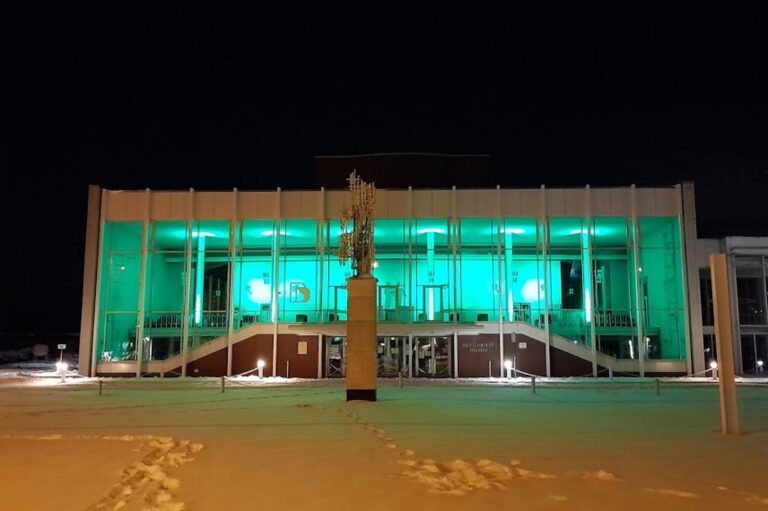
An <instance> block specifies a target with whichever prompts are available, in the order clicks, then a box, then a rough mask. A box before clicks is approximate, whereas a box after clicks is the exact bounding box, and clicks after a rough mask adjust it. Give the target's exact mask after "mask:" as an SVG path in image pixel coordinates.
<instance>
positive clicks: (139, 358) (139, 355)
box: [136, 188, 151, 378]
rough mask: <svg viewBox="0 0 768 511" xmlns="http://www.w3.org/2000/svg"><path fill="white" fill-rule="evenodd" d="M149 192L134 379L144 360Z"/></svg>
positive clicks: (143, 237)
mask: <svg viewBox="0 0 768 511" xmlns="http://www.w3.org/2000/svg"><path fill="white" fill-rule="evenodd" d="M150 193H151V192H150V191H149V188H147V190H146V193H145V198H146V205H145V209H144V222H143V223H142V225H141V265H140V266H139V304H138V313H137V315H136V321H137V322H138V324H137V325H136V377H137V378H139V377H141V365H142V363H143V359H144V294H145V290H146V281H147V278H146V277H147V234H148V232H149V217H150V211H149V208H150V200H151V196H150Z"/></svg>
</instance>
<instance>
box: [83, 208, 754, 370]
mask: <svg viewBox="0 0 768 511" xmlns="http://www.w3.org/2000/svg"><path fill="white" fill-rule="evenodd" d="M102 232H103V236H102V240H101V250H102V254H101V257H102V259H101V261H102V265H101V268H100V277H99V278H100V294H99V303H98V314H97V333H96V336H97V346H98V349H97V358H98V360H100V361H111V360H135V359H136V357H137V356H138V353H139V352H141V354H142V358H143V359H146V360H160V359H165V358H169V357H172V356H174V355H176V354H178V353H179V352H180V350H181V349H182V345H184V344H185V343H186V345H187V346H188V347H189V348H190V349H194V348H195V347H197V346H200V345H202V344H204V343H206V342H209V341H211V340H212V339H216V338H219V337H222V336H226V335H228V332H229V331H230V329H231V330H232V331H237V330H240V329H242V328H245V327H247V326H249V325H252V324H255V323H273V322H275V321H277V322H282V323H304V322H306V323H336V322H343V321H345V320H346V311H347V303H346V302H347V298H346V279H347V278H348V277H350V276H351V275H352V273H351V269H350V266H349V264H347V265H345V266H341V265H339V262H338V258H337V256H336V250H337V248H338V235H339V233H340V225H339V222H338V221H336V220H306V219H302V220H298V219H281V220H257V219H253V220H242V221H237V222H230V221H226V220H224V221H220V220H217V221H190V222H185V221H168V222H160V221H157V222H144V223H143V222H106V223H105V225H104V229H103V231H102ZM374 232H375V238H374V241H375V246H376V263H375V264H374V268H375V269H374V271H373V273H374V276H375V277H376V278H377V279H378V283H379V289H378V295H377V302H378V303H377V310H378V320H379V321H381V322H398V323H429V322H443V323H452V322H461V323H474V322H499V321H503V322H510V321H516V322H524V323H527V324H529V325H531V326H533V327H538V328H541V329H547V330H549V331H550V333H552V334H554V335H558V336H561V337H563V338H565V339H567V340H569V341H572V342H575V343H577V344H579V345H582V346H584V347H586V348H591V347H592V345H593V343H595V348H596V349H597V350H598V351H600V352H603V353H605V354H607V355H610V356H613V357H617V358H625V359H635V358H638V357H639V356H640V351H639V350H641V349H642V350H644V355H645V356H646V358H651V359H682V358H685V356H686V350H685V342H686V341H685V339H686V333H685V326H684V317H685V314H684V309H685V303H684V291H683V290H684V282H683V269H682V254H681V242H680V229H679V224H678V219H677V218H676V217H641V218H639V220H638V222H637V225H635V224H634V223H633V221H632V218H625V217H596V218H591V219H590V218H583V217H562V218H458V219H452V218H414V219H407V218H402V219H379V220H376V223H375V230H374ZM761 275H762V274H761ZM760 283H761V286H763V287H760V288H759V289H758V291H755V292H754V293H753V292H752V288H754V287H755V286H754V285H752V284H751V283H749V285H747V284H745V286H746V287H745V289H747V287H748V288H749V289H748V291H749V293H751V294H749V293H746V292H745V296H747V295H748V296H750V297H751V296H752V295H754V294H755V293H757V295H759V296H763V297H764V295H765V289H764V286H765V281H764V280H761V281H760ZM750 286H751V287H750ZM739 289H740V290H741V287H740V288H739ZM740 295H741V293H740ZM757 295H756V296H757ZM750 303H751V302H750ZM745 310H746V309H745ZM758 313H761V314H763V315H764V314H765V311H764V310H762V311H757V312H755V310H754V308H752V309H749V314H751V316H750V317H752V316H755V314H758ZM761 317H762V316H761ZM140 318H141V319H140ZM230 322H231V323H230ZM139 336H140V337H139ZM137 339H141V340H142V341H141V342H142V344H141V347H140V348H141V349H138V348H139V346H138V344H137ZM640 339H642V342H639V340H640Z"/></svg>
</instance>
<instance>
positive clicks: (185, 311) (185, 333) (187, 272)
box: [181, 188, 195, 376]
mask: <svg viewBox="0 0 768 511" xmlns="http://www.w3.org/2000/svg"><path fill="white" fill-rule="evenodd" d="M188 197H189V210H188V214H187V243H186V246H185V248H184V256H185V259H184V278H185V281H184V305H183V306H182V313H181V316H182V321H181V376H186V375H187V356H188V353H189V297H190V294H191V289H190V287H191V285H192V220H193V218H194V217H195V190H194V188H190V189H189V195H188Z"/></svg>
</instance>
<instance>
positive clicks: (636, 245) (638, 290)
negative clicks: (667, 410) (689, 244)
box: [630, 185, 645, 376]
mask: <svg viewBox="0 0 768 511" xmlns="http://www.w3.org/2000/svg"><path fill="white" fill-rule="evenodd" d="M630 194H631V205H632V233H633V236H632V238H633V240H632V241H633V243H632V249H633V250H634V255H635V299H636V300H637V364H638V370H639V373H640V376H645V349H644V348H645V339H644V332H643V298H642V297H643V291H642V286H643V282H642V279H641V278H640V268H641V266H640V242H641V240H640V225H639V222H638V218H637V193H636V191H635V185H632V186H631V187H630Z"/></svg>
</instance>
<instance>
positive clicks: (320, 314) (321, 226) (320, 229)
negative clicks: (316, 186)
mask: <svg viewBox="0 0 768 511" xmlns="http://www.w3.org/2000/svg"><path fill="white" fill-rule="evenodd" d="M317 227H318V233H317V236H318V239H319V243H318V245H317V246H318V247H319V249H320V286H319V287H318V288H317V314H318V318H317V322H318V323H321V324H322V323H325V318H324V317H323V295H324V294H325V288H324V287H323V286H324V285H325V236H324V234H325V187H320V215H319V220H318V223H317ZM319 357H320V354H319V353H318V358H319ZM318 367H319V366H318ZM320 376H321V374H320V373H318V376H317V377H318V378H320Z"/></svg>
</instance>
